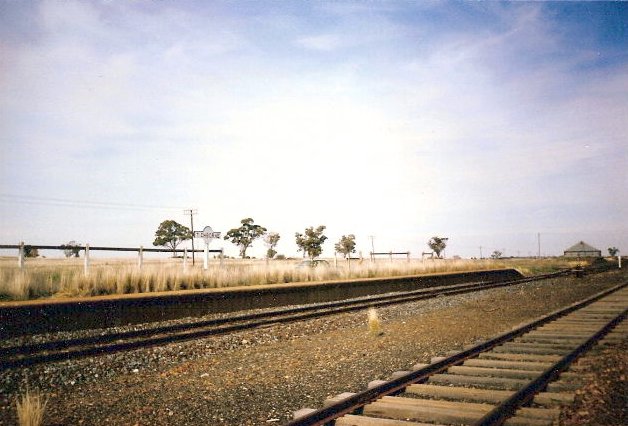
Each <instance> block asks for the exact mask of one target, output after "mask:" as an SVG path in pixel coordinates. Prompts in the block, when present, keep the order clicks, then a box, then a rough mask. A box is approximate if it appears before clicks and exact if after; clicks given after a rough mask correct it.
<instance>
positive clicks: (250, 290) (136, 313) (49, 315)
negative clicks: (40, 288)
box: [0, 269, 522, 337]
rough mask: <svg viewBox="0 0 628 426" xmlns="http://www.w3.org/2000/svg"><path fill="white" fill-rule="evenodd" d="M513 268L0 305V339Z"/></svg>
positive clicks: (505, 276) (416, 285) (318, 298)
mask: <svg viewBox="0 0 628 426" xmlns="http://www.w3.org/2000/svg"><path fill="white" fill-rule="evenodd" d="M521 277H522V275H521V274H520V273H519V272H518V271H516V270H514V269H502V270H489V271H477V272H459V273H445V274H428V275H417V276H405V277H393V278H370V279H364V280H349V281H329V282H308V283H291V284H275V285H268V286H248V287H231V288H220V289H208V290H188V291H178V292H165V293H142V294H130V295H121V296H97V297H89V298H73V299H55V300H34V301H27V302H1V303H0V337H9V336H14V335H24V334H36V333H44V332H53V331H62V330H77V329H90V328H106V327H113V326H121V325H127V324H138V323H146V322H155V321H163V320H170V319H176V318H184V317H195V316H202V315H206V314H211V313H225V312H237V311H243V310H247V309H259V308H273V307H281V306H288V305H295V304H307V303H321V302H331V301H336V300H343V299H349V298H354V297H360V296H368V295H375V294H383V293H390V292H395V291H408V290H418V289H423V288H430V287H437V286H441V285H448V284H461V283H466V282H475V281H487V282H490V281H508V280H514V279H518V278H521Z"/></svg>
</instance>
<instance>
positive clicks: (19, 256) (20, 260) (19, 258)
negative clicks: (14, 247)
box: [17, 241, 24, 271]
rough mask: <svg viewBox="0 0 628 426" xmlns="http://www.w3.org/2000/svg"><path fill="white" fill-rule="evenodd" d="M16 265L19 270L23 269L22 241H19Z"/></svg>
mask: <svg viewBox="0 0 628 426" xmlns="http://www.w3.org/2000/svg"><path fill="white" fill-rule="evenodd" d="M17 266H18V267H19V268H20V271H21V270H23V269H24V241H21V242H20V247H19V248H18V252H17Z"/></svg>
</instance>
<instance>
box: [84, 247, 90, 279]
mask: <svg viewBox="0 0 628 426" xmlns="http://www.w3.org/2000/svg"><path fill="white" fill-rule="evenodd" d="M84 272H85V276H87V275H88V274H89V244H85V258H84Z"/></svg>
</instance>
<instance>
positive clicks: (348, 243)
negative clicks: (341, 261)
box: [334, 234, 355, 258]
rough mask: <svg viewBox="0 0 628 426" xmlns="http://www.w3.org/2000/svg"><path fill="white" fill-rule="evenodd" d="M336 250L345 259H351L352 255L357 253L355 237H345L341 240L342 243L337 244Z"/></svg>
mask: <svg viewBox="0 0 628 426" xmlns="http://www.w3.org/2000/svg"><path fill="white" fill-rule="evenodd" d="M334 248H335V249H336V251H337V252H338V253H341V254H342V255H343V256H344V257H345V258H348V257H351V253H355V235H353V234H349V235H343V236H342V237H341V238H340V241H338V242H337V243H336V245H335V246H334Z"/></svg>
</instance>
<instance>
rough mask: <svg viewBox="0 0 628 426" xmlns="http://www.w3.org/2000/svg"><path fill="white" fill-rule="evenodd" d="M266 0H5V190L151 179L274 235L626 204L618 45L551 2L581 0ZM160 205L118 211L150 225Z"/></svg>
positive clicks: (529, 217) (421, 226)
mask: <svg viewBox="0 0 628 426" xmlns="http://www.w3.org/2000/svg"><path fill="white" fill-rule="evenodd" d="M265 6H268V7H261V6H259V5H256V4H247V5H245V6H242V7H235V6H233V5H232V4H231V3H209V4H207V3H196V2H181V3H168V2H166V3H163V2H147V3H142V2H138V3H111V2H79V1H76V2H71V1H65V2H55V1H50V2H48V1H46V2H35V3H31V4H29V5H28V7H26V6H22V5H19V6H18V5H17V4H16V5H13V6H11V5H10V4H8V3H4V4H3V7H4V8H5V9H9V12H10V13H8V14H4V16H9V17H11V16H12V17H13V18H6V17H5V18H4V21H1V22H2V24H4V25H1V26H2V28H1V29H0V46H1V48H2V51H3V55H2V57H1V58H0V61H1V62H0V66H1V67H2V68H1V69H2V77H1V79H0V113H1V114H2V116H3V121H2V123H1V124H0V126H1V127H0V130H1V134H0V137H1V139H0V150H1V151H0V152H1V154H2V159H1V160H0V161H1V165H2V167H1V169H2V171H0V173H1V177H2V189H3V191H4V190H6V188H15V189H16V190H19V191H21V192H25V193H32V195H37V194H40V195H41V194H45V195H47V196H51V195H55V196H57V197H59V198H67V199H89V198H90V197H89V195H92V194H97V196H98V197H102V200H100V201H107V200H111V201H112V202H129V201H131V200H133V201H134V202H143V201H142V200H149V201H154V200H156V199H167V201H168V202H167V203H166V204H168V205H179V204H183V205H186V204H193V206H191V207H197V208H199V211H201V212H203V214H204V215H206V216H204V218H199V220H201V221H207V222H211V223H209V224H211V225H212V226H213V227H214V228H215V229H223V228H225V229H227V228H229V227H232V226H234V225H235V224H237V222H238V221H239V220H240V219H241V218H242V217H248V216H252V217H254V218H255V219H256V222H260V223H262V224H263V225H264V226H268V227H269V228H275V229H276V230H278V231H280V232H281V233H282V234H284V235H285V239H284V240H283V241H282V247H280V249H281V250H284V251H285V252H287V253H292V252H293V251H294V247H293V245H292V244H291V235H293V233H294V232H295V231H298V230H299V231H300V230H302V229H303V228H304V227H305V226H311V225H317V224H326V225H328V227H329V230H330V236H331V237H332V238H330V241H331V240H333V238H335V235H336V234H338V235H340V234H342V233H345V234H346V233H349V232H351V233H355V234H358V235H372V234H373V233H376V234H378V235H379V237H378V238H379V239H380V242H381V243H382V244H386V245H388V244H390V245H395V244H399V245H400V244H409V242H412V241H415V240H421V241H422V239H425V240H426V238H423V237H425V236H427V237H429V236H431V234H433V233H438V232H442V233H447V234H449V236H450V237H451V241H452V244H455V241H456V234H458V235H471V234H473V235H478V234H482V235H493V234H494V235H505V234H509V233H510V234H512V233H516V230H517V229H524V230H525V232H530V230H531V229H532V228H534V227H535V226H536V227H544V230H545V231H546V232H549V230H551V229H556V230H560V232H568V231H569V230H570V229H571V230H572V231H573V232H574V233H575V232H577V230H578V229H579V228H580V227H581V226H582V223H583V222H586V223H587V226H588V227H590V228H591V229H617V227H618V226H619V225H615V224H614V222H615V221H616V218H617V217H618V216H617V215H615V214H608V215H604V214H600V212H601V211H604V208H605V207H606V208H607V210H609V211H610V210H612V211H618V212H623V213H626V211H627V210H628V208H627V203H628V202H627V201H626V199H625V197H618V196H617V194H621V193H623V192H625V189H624V187H625V184H626V183H628V180H627V177H626V172H625V170H626V169H628V166H626V164H627V162H628V159H627V158H626V154H625V137H626V135H627V134H628V129H627V127H626V122H625V117H626V116H628V111H627V108H628V107H627V106H626V103H625V99H626V97H627V96H628V62H627V59H626V58H625V56H622V54H621V53H620V52H621V50H622V49H621V47H622V46H618V45H616V44H613V43H612V42H611V41H609V37H610V36H609V35H608V34H605V35H604V37H605V38H604V42H603V43H601V42H595V40H596V39H595V37H594V36H595V35H597V33H596V32H594V30H592V29H590V28H589V27H587V26H586V25H587V24H586V22H587V21H579V20H578V19H573V18H569V19H567V18H563V16H562V15H561V10H562V9H561V8H565V9H566V10H567V9H568V10H569V11H572V12H573V11H574V10H576V9H577V8H579V7H582V6H581V5H578V4H571V3H568V4H564V5H559V6H557V5H554V4H552V5H546V4H544V3H532V4H531V3H523V4H518V3H517V4H513V3H491V2H488V3H486V2H484V3H477V4H476V3H458V2H456V3H453V2H452V3H442V2H429V3H423V2H422V3H421V4H406V3H363V2H328V3H319V4H308V5H307V7H292V6H286V7H278V6H277V5H274V4H272V3H270V4H265ZM587 7H588V6H587ZM591 7H592V8H593V12H592V13H594V15H592V16H595V17H596V19H598V18H599V19H602V18H600V17H599V16H598V15H596V14H595V13H596V12H595V10H596V9H595V8H596V7H600V6H591ZM617 7H619V6H617ZM19 16H25V17H28V24H29V25H28V26H27V27H26V26H25V25H24V24H23V22H24V20H22V19H17V18H18V17H19ZM0 19H2V18H0ZM583 19H584V18H583ZM578 30H586V31H589V33H587V34H588V35H589V38H588V41H587V43H586V45H582V43H580V42H579V40H578V38H577V37H575V36H574V35H575V34H578ZM600 37H601V36H600ZM610 38H612V37H610ZM623 42H624V41H623V39H622V40H620V41H619V44H622V43H623ZM624 47H625V46H624ZM611 58H612V60H611ZM25 168H28V169H29V170H36V172H32V173H28V174H26V175H24V173H23V172H22V171H23V170H24V169H25ZM77 176H80V177H81V178H80V179H78V178H77ZM0 209H1V210H0V213H2V214H3V217H7V218H9V220H13V219H14V220H16V221H18V219H17V218H16V217H15V215H16V214H15V213H13V212H12V210H11V209H7V208H6V206H4V207H3V206H0ZM561 209H562V210H565V211H566V210H569V211H570V212H572V213H569V214H566V213H565V214H564V215H560V211H561ZM391 212H392V213H391ZM573 212H576V213H573ZM19 214H20V215H30V216H31V220H32V221H37V222H42V223H43V222H46V223H48V224H50V225H54V226H51V228H54V229H55V230H54V231H50V232H51V236H50V238H51V239H52V240H53V242H55V243H56V242H58V241H57V240H59V239H62V238H61V237H62V236H64V235H65V234H67V233H71V232H72V229H71V227H68V226H67V225H66V224H65V222H67V216H66V215H67V214H70V216H71V217H72V220H71V221H72V224H73V226H74V227H75V228H76V229H83V231H84V232H85V234H86V235H87V234H88V233H89V232H92V231H93V232H94V233H95V236H94V237H92V238H94V239H98V238H109V237H111V235H113V234H114V232H113V231H112V230H111V229H107V230H103V231H102V232H101V231H95V230H94V227H93V221H94V220H97V219H96V216H93V217H91V218H85V217H82V216H81V214H80V212H76V213H75V212H71V213H68V212H65V213H54V212H50V211H43V210H42V211H33V210H32V209H31V210H29V211H23V210H22V211H21V212H20V213H19ZM11 218H13V219H11ZM158 219H159V217H155V218H153V219H151V220H148V221H145V220H144V219H143V218H140V217H138V218H135V219H132V218H128V217H125V219H124V220H130V221H131V222H132V225H129V224H128V223H125V224H120V226H121V227H124V226H130V227H132V228H133V229H134V230H133V231H132V232H133V235H131V236H129V238H131V239H134V241H135V240H142V241H144V239H146V238H149V237H150V236H152V233H153V232H154V229H153V228H154V227H155V225H156V224H155V223H153V222H155V221H158ZM107 220H113V219H110V218H109V219H107ZM121 220H122V219H121ZM181 220H183V219H181ZM624 228H625V226H624ZM3 232H4V234H0V237H2V238H8V239H10V240H11V241H12V240H15V239H16V238H18V235H24V234H28V232H30V231H29V229H28V227H22V228H20V227H13V228H12V230H3ZM557 232H558V231H557ZM621 232H624V235H625V234H626V233H628V232H625V229H624V230H623V231H622V230H619V231H618V234H621ZM147 235H148V237H146V236H147ZM27 237H28V235H25V236H23V237H20V238H27ZM29 238H30V237H29ZM120 238H122V237H120ZM386 238H388V241H390V242H389V243H388V242H386ZM627 238H628V237H627ZM517 241H519V240H517ZM496 244H497V243H496ZM614 244H615V245H617V244H618V243H614ZM471 245H473V244H471ZM388 248H392V247H388ZM399 248H400V249H401V247H399ZM474 250H475V249H474ZM473 253H475V252H473ZM460 254H465V253H464V252H461V253H460Z"/></svg>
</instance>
